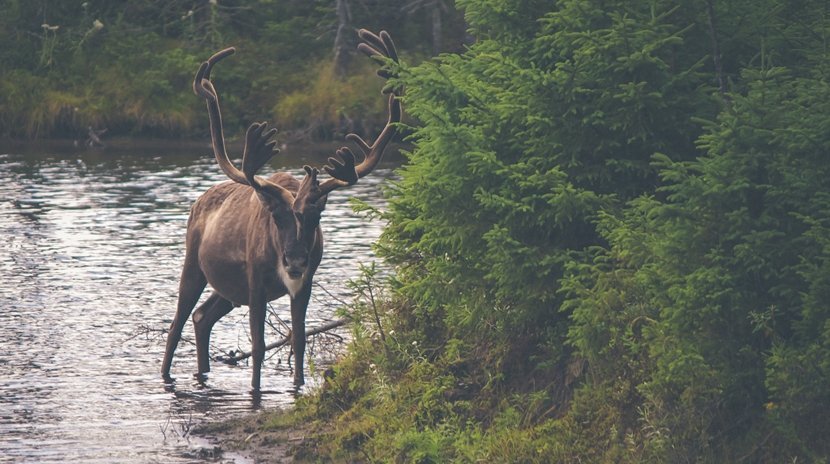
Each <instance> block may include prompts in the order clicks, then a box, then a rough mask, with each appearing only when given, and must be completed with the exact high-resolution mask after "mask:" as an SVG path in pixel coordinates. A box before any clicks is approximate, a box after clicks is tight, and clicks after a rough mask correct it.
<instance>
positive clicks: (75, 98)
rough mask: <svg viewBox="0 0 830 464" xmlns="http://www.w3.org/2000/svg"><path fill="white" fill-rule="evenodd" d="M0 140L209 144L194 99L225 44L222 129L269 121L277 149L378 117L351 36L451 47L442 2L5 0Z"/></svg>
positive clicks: (455, 35)
mask: <svg viewBox="0 0 830 464" xmlns="http://www.w3.org/2000/svg"><path fill="white" fill-rule="evenodd" d="M0 12H2V14H0V43H2V44H3V47H2V48H1V49H0V137H13V138H23V139H35V138H76V137H79V136H80V137H84V138H85V137H86V134H87V130H88V128H89V127H90V126H91V127H93V128H96V129H104V128H106V129H108V133H107V136H113V135H115V136H145V137H146V136H152V137H163V138H192V137H196V136H198V137H204V136H206V134H207V133H208V132H207V118H206V117H205V109H204V104H203V102H200V101H199V99H198V98H195V97H194V95H193V92H192V90H191V84H192V79H193V75H194V74H195V72H196V69H198V67H199V64H200V63H201V62H202V61H204V60H206V59H207V58H208V57H209V56H210V55H212V54H213V53H214V52H216V51H218V50H220V49H223V48H225V47H228V46H235V47H236V48H237V50H238V53H237V55H236V56H235V57H234V59H233V64H232V65H228V66H224V67H223V69H222V71H221V73H220V74H221V75H219V76H217V79H218V82H221V83H220V84H219V85H220V88H219V91H220V92H221V95H222V96H223V97H224V98H223V100H222V105H223V115H224V116H225V126H226V130H228V132H229V133H230V134H231V135H234V134H237V133H238V132H239V131H242V132H244V130H245V128H246V127H247V125H248V124H250V123H251V122H253V121H260V120H270V121H275V122H276V123H277V125H278V126H279V127H280V129H281V130H284V131H285V133H284V134H283V136H282V138H283V141H286V140H295V139H305V140H310V139H315V140H327V139H331V138H332V137H334V136H336V135H338V134H339V135H341V137H342V132H344V131H346V132H348V131H349V130H352V129H354V130H361V129H363V128H364V126H369V127H368V128H374V126H376V125H379V126H382V125H383V123H384V122H385V119H384V117H385V116H384V113H385V107H384V103H383V99H380V98H378V96H377V86H378V83H379V81H378V79H377V78H376V77H375V76H374V72H373V71H372V69H373V65H372V63H371V62H370V61H369V60H366V59H357V60H355V59H353V58H354V57H355V56H356V46H357V33H356V30H357V28H360V27H363V28H368V29H370V30H380V29H382V28H386V29H388V30H389V31H390V32H392V33H393V34H395V37H396V38H397V39H398V41H399V42H400V43H401V44H402V47H401V48H402V52H403V53H404V54H405V55H406V56H409V57H410V59H411V61H420V60H422V59H424V58H427V57H429V56H430V55H434V54H437V53H439V52H441V51H459V50H460V49H461V48H462V45H461V44H462V41H463V40H464V37H465V32H464V31H465V28H464V23H463V17H462V15H461V13H460V12H459V11H458V10H456V9H455V7H454V6H453V5H452V2H449V1H445V0H398V1H381V0H367V1H355V0H325V1H324V0H256V1H245V0H236V1H233V0H229V1H215V0H195V1H194V0H172V1H161V0H129V1H128V0H119V1H94V0H92V1H54V0H53V1H50V0H37V1H20V0H2V1H0Z"/></svg>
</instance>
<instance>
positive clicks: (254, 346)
mask: <svg viewBox="0 0 830 464" xmlns="http://www.w3.org/2000/svg"><path fill="white" fill-rule="evenodd" d="M252 288H253V290H252V291H251V296H250V299H249V301H248V325H250V329H251V359H252V360H253V368H254V372H253V374H252V375H251V389H252V390H253V391H255V392H258V391H259V386H260V379H261V374H262V361H263V360H264V359H265V313H266V306H267V304H268V300H267V299H266V297H265V291H264V290H262V289H261V288H262V286H259V288H257V287H252Z"/></svg>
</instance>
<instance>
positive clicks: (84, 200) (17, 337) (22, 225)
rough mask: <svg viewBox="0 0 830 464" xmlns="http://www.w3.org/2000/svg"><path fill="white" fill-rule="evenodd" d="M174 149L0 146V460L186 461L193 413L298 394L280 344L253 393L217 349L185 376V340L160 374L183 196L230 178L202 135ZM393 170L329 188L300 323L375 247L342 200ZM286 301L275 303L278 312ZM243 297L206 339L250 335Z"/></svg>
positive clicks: (244, 407)
mask: <svg viewBox="0 0 830 464" xmlns="http://www.w3.org/2000/svg"><path fill="white" fill-rule="evenodd" d="M180 151H182V149H181V148H172V149H171V148H165V147H164V146H157V147H144V148H134V149H132V150H124V149H122V150H118V149H107V150H106V151H96V152H72V151H69V152H63V153H57V154H54V153H55V152H56V150H54V149H51V148H44V149H41V150H40V151H37V152H34V153H31V152H26V150H23V149H18V150H14V151H12V150H8V149H5V150H2V151H0V307H2V310H0V462H5V461H4V460H9V461H31V462H50V461H52V462H64V461H76V462H77V461H83V462H148V461H149V462H189V461H192V460H194V459H195V458H194V457H193V456H192V452H193V448H194V447H195V446H196V445H195V444H194V443H191V442H190V441H189V440H188V439H186V438H183V436H187V432H188V431H189V428H190V427H191V426H192V425H193V424H194V423H196V422H200V421H203V420H206V419H216V418H220V417H225V416H228V415H230V414H235V413H239V412H247V411H251V410H253V409H257V408H259V407H273V406H278V405H285V404H289V403H291V401H292V400H293V396H292V394H291V393H290V391H291V389H292V387H293V386H292V378H291V375H290V368H289V366H288V365H287V363H286V361H285V358H286V354H285V353H284V352H283V353H280V354H277V355H275V356H272V357H271V358H269V360H268V361H267V363H266V366H265V369H264V371H263V379H262V382H263V383H262V388H263V394H262V395H261V398H254V397H252V396H251V394H250V393H249V392H248V389H249V385H250V372H249V369H248V367H247V366H246V365H241V366H226V365H221V364H218V363H214V364H213V371H212V372H211V374H210V378H209V379H208V381H207V383H206V384H200V383H198V382H197V381H196V380H194V379H193V378H192V377H191V373H192V372H194V371H195V368H196V358H195V347H194V346H193V345H192V344H188V343H186V342H185V341H183V342H182V343H181V344H180V346H179V349H178V350H177V352H176V358H175V361H174V364H173V376H174V377H178V381H177V382H176V383H175V384H174V385H172V386H165V385H164V383H163V382H162V380H161V378H160V376H159V373H158V371H159V367H160V363H161V357H162V355H163V349H164V348H163V345H162V342H163V337H162V335H161V333H160V331H159V329H163V328H166V327H167V325H168V324H169V323H170V320H171V319H172V317H173V314H174V311H175V306H176V289H177V286H178V276H179V272H180V269H181V262H182V259H183V257H184V236H185V227H186V221H187V214H188V210H189V207H190V204H191V203H192V202H193V201H194V200H195V199H196V198H197V197H198V195H199V194H200V193H201V192H203V191H205V190H206V189H207V188H208V187H209V186H211V185H213V184H214V183H216V182H219V181H223V180H225V179H224V177H223V175H222V174H221V172H220V171H219V169H218V168H217V167H216V166H215V164H214V163H213V160H212V158H211V157H210V156H209V151H208V150H207V149H206V148H205V147H198V149H190V152H189V153H190V154H181V153H177V152H180ZM8 152H11V153H12V154H9V153H8ZM15 153H17V154H15ZM19 153H25V154H19ZM44 153H46V154H44ZM50 153H51V154H50ZM185 153H186V152H185ZM328 153H331V151H330V150H325V151H323V152H313V153H312V154H310V155H306V157H305V158H301V157H296V156H291V153H290V150H289V153H287V154H281V155H278V158H277V159H276V160H274V161H273V162H272V164H273V165H274V167H275V168H281V165H285V166H288V169H289V170H292V171H294V172H296V173H299V172H300V171H301V169H299V167H300V166H301V164H302V163H305V162H309V163H312V164H316V165H319V164H321V163H322V160H324V159H325V156H327V154H328ZM265 170H267V168H266V169H265ZM265 170H264V171H265ZM390 175H391V169H390V167H389V166H381V167H380V168H379V169H378V170H376V172H375V173H373V175H371V176H369V177H366V178H364V179H362V180H361V182H360V183H358V184H357V185H355V186H353V187H352V188H350V189H349V190H347V191H346V190H344V191H338V192H335V193H333V194H332V196H331V198H329V201H328V204H327V207H326V212H325V213H324V216H323V220H322V221H321V224H322V227H323V230H324V233H325V237H326V250H325V256H324V258H323V263H322V264H321V266H320V269H319V270H318V271H317V275H316V278H315V281H316V282H317V283H319V284H320V285H322V286H323V287H324V288H325V289H326V290H327V291H328V292H330V293H331V295H328V294H327V293H326V292H324V291H321V289H320V288H317V289H316V290H315V294H314V299H313V300H312V303H311V306H310V307H309V314H308V326H309V327H311V326H314V325H316V324H318V323H320V322H321V321H325V320H329V319H331V318H333V317H334V316H333V314H332V311H333V309H332V308H333V307H334V300H336V299H337V298H345V299H347V298H348V291H347V290H346V287H345V284H344V279H346V278H348V277H349V276H354V275H355V274H356V272H357V268H358V263H361V262H368V261H371V259H372V255H371V248H370V245H371V243H372V241H373V240H374V239H375V238H376V237H377V235H378V234H379V232H380V226H381V225H380V224H378V223H376V222H375V223H369V222H367V221H365V220H363V219H361V218H359V217H357V216H356V215H355V214H354V213H352V211H351V209H350V207H349V205H348V198H349V197H350V196H356V197H358V198H361V199H363V200H365V201H367V202H369V203H370V204H376V205H377V204H380V202H381V200H380V198H379V186H378V184H379V183H381V182H382V181H383V180H384V179H385V178H388V177H389V176H390ZM207 294H208V292H205V295H204V296H203V298H204V297H206V296H207ZM287 305H288V301H287V300H278V301H277V302H275V303H273V307H274V309H275V310H276V312H277V314H279V315H282V316H284V317H288V316H287V314H288V306H287ZM246 309H247V308H245V307H243V308H238V309H236V310H234V312H232V313H231V314H230V315H229V316H228V317H226V318H225V319H224V320H222V321H220V322H219V323H218V324H217V325H216V327H215V328H214V332H213V334H214V335H213V337H212V342H213V345H214V347H215V349H216V350H230V349H239V348H241V349H244V350H248V349H249V343H248V338H247V337H248V336H247V323H246V321H247V317H246V315H245V311H246ZM191 327H192V326H191V325H190V324H188V326H186V327H185V336H192V328H191ZM269 341H270V340H269ZM217 353H218V351H217ZM312 356H313V355H312ZM318 356H322V354H318ZM321 361H322V360H319V359H318V360H317V364H318V365H319V363H320V362H321ZM308 364H312V363H308ZM314 376H315V374H314V373H308V374H307V377H308V378H309V379H310V380H311V379H313V378H314ZM312 383H313V382H312Z"/></svg>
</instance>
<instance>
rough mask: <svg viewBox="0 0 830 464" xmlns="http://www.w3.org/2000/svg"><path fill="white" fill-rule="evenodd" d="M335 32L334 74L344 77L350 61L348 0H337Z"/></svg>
mask: <svg viewBox="0 0 830 464" xmlns="http://www.w3.org/2000/svg"><path fill="white" fill-rule="evenodd" d="M336 6H337V34H336V35H335V36H334V74H335V76H337V77H338V78H341V79H342V78H344V77H345V76H346V71H347V70H348V67H349V62H350V61H351V57H352V55H351V49H352V46H351V41H350V40H349V38H348V33H349V31H351V26H350V23H351V13H350V12H349V2H348V0H337V5H336Z"/></svg>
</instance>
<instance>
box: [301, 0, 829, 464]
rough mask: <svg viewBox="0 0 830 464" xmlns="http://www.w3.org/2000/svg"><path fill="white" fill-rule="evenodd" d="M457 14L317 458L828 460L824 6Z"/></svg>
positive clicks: (592, 5) (429, 77) (395, 192)
mask: <svg viewBox="0 0 830 464" xmlns="http://www.w3.org/2000/svg"><path fill="white" fill-rule="evenodd" d="M459 6H461V7H463V8H464V9H465V13H466V17H467V20H468V22H469V24H470V26H471V30H472V31H473V32H474V33H476V34H477V39H478V41H477V42H476V43H475V44H474V45H472V46H471V47H470V48H469V49H468V50H467V51H466V52H464V53H462V54H452V55H444V56H442V57H440V58H439V59H436V60H434V61H431V62H427V63H423V64H421V65H419V66H416V67H403V68H402V69H401V70H400V77H399V78H398V82H397V83H399V84H404V85H405V86H406V95H405V97H404V98H405V104H406V106H405V107H406V108H407V111H408V113H409V114H410V115H411V116H413V117H414V118H415V119H416V120H417V124H416V125H415V126H414V127H413V128H412V129H411V134H412V135H411V139H410V140H411V142H412V143H413V149H412V151H411V152H410V153H409V154H408V157H409V162H408V164H407V165H406V166H405V167H403V168H402V169H401V170H400V175H401V177H400V179H399V181H397V182H396V184H395V185H394V186H393V187H392V188H391V189H390V191H389V197H390V208H389V211H388V212H386V213H384V214H382V217H383V218H384V219H385V220H387V221H388V227H387V228H386V230H385V232H384V234H383V237H382V240H381V242H380V243H379V245H378V249H379V251H380V253H381V254H382V255H383V256H384V257H385V258H386V259H387V261H388V262H389V263H390V264H392V265H393V266H394V275H393V276H392V277H391V278H390V283H389V285H388V287H387V288H386V289H385V290H384V291H383V292H382V293H383V295H384V296H382V297H379V298H375V299H373V301H374V303H373V304H372V305H371V307H373V308H376V309H377V311H372V312H371V313H370V312H366V311H365V308H367V307H364V310H363V311H364V313H365V314H372V313H373V314H375V315H376V317H362V318H358V320H359V321H362V323H360V324H358V327H363V329H356V330H357V332H356V336H355V343H354V344H353V345H352V348H351V350H352V351H351V352H350V353H349V355H348V356H347V358H346V360H345V361H344V363H343V364H341V365H340V369H339V370H338V375H337V377H335V379H334V381H332V382H330V383H328V384H327V385H326V387H325V388H324V389H323V392H322V393H321V394H320V396H319V397H317V398H316V399H315V400H314V401H317V403H315V404H316V407H318V408H319V411H321V412H322V413H323V414H324V415H327V417H331V418H332V421H333V423H334V426H333V427H334V428H333V430H332V431H331V433H330V435H327V437H329V438H332V437H333V440H332V441H331V442H332V443H334V444H333V445H332V446H331V447H330V448H328V449H327V451H326V452H325V453H324V454H323V455H324V456H340V457H341V458H344V459H345V458H346V457H348V458H352V459H356V460H365V461H383V462H390V461H394V462H410V461H413V462H472V461H476V462H482V461H483V462H614V463H626V462H628V463H642V462H653V463H658V462H659V463H662V462H681V463H682V462H695V463H708V462H711V463H716V462H759V463H765V462H828V460H830V448H828V445H827V440H826V437H827V436H828V434H829V433H830V421H828V419H827V418H828V417H830V414H829V413H830V393H828V391H830V390H828V389H827V385H828V380H830V309H828V305H827V301H828V297H830V285H829V284H830V263H829V262H828V257H830V254H828V252H830V248H828V245H830V196H828V195H827V193H826V192H828V191H830V184H828V182H830V181H828V180H827V179H830V176H828V175H830V172H828V171H830V163H828V160H827V153H828V148H830V136H828V134H830V131H828V127H830V106H828V105H829V104H828V102H830V82H828V81H827V78H826V76H827V73H826V70H827V69H828V67H827V63H828V61H827V57H826V51H825V50H826V47H825V42H824V41H825V39H824V36H825V34H824V31H826V30H827V27H828V22H827V21H828V15H827V14H826V9H825V8H826V6H825V5H824V4H823V3H820V2H811V1H805V2H781V1H772V0H771V1H768V2H767V1H764V2H761V3H753V2H743V1H740V2H721V1H714V0H713V1H711V2H710V1H704V2H690V3H687V4H683V5H679V6H678V5H677V2H665V1H660V0H654V1H649V2H634V3H632V2H622V1H619V2H617V1H570V0H560V1H557V2H535V1H510V0H503V1H494V0H481V1H476V0H465V1H459ZM715 49H717V50H719V51H720V53H719V56H718V58H719V59H718V60H717V62H716V61H715V60H713V59H712V58H713V53H715ZM721 81H722V82H723V83H724V86H723V87H721V86H720V82H721ZM362 282H363V284H362V285H364V287H365V284H366V281H362ZM359 293H361V292H359ZM362 294H363V295H365V294H366V293H365V292H362ZM355 311H357V313H360V310H359V309H355ZM371 327H376V328H377V329H375V330H372V329H369V328H371ZM413 343H414V344H413ZM324 441H325V440H324ZM346 460H348V459H346Z"/></svg>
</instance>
